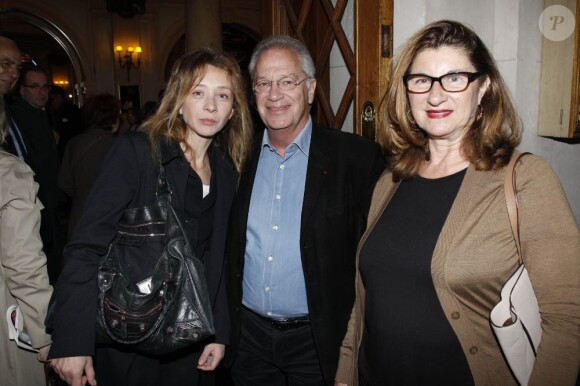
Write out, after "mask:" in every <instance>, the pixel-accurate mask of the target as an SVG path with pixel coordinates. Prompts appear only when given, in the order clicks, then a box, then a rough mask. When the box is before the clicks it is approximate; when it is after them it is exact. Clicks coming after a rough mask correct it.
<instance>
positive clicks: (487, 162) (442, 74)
mask: <svg viewBox="0 0 580 386" xmlns="http://www.w3.org/2000/svg"><path fill="white" fill-rule="evenodd" d="M392 79H393V81H392V83H391V85H390V87H389V89H388V91H387V96H386V117H387V121H388V126H387V128H386V136H385V137H386V143H384V144H383V145H385V147H386V148H387V151H388V154H389V155H390V157H389V162H390V171H388V172H385V173H384V174H383V176H382V177H381V179H380V180H379V182H378V183H377V185H376V188H375V192H374V196H373V200H372V203H371V209H370V212H369V220H368V228H367V230H366V232H365V234H364V235H363V237H362V239H361V242H360V245H359V254H358V257H357V259H358V262H357V264H358V273H357V297H356V302H355V305H354V308H353V313H352V316H351V320H350V323H349V327H348V331H347V334H346V336H345V339H344V341H343V347H342V348H341V356H340V362H339V368H338V372H337V376H336V384H337V385H348V386H352V385H366V386H369V385H427V384H428V385H462V386H464V385H473V384H475V385H514V384H516V380H515V378H514V377H513V376H512V374H511V373H510V369H509V367H508V365H507V364H506V362H505V360H504V358H503V356H502V353H501V351H500V347H499V346H498V343H497V341H496V339H495V337H494V334H493V331H492V328H491V326H490V322H489V315H490V311H491V310H492V308H493V307H494V306H495V304H497V303H498V301H499V300H500V290H501V288H502V286H503V285H504V283H505V282H506V281H507V279H508V278H509V277H510V276H511V275H512V273H513V272H514V271H515V270H516V268H517V266H518V254H517V250H516V245H515V242H514V236H513V234H512V230H511V227H510V222H509V219H508V214H507V208H506V199H505V197H504V174H505V167H506V165H507V164H508V162H509V161H510V159H511V157H512V154H513V153H514V151H515V148H516V146H517V145H518V144H519V141H520V136H521V130H522V128H521V123H520V120H519V118H518V115H517V113H516V111H515V108H514V105H513V103H512V101H511V98H510V95H509V91H508V89H507V87H506V85H505V83H504V81H503V79H502V77H501V75H500V73H499V71H498V68H497V65H496V63H495V61H494V59H493V58H492V56H491V54H490V53H489V51H488V49H487V48H486V47H485V45H484V44H483V42H482V41H481V40H480V39H479V37H478V36H477V35H476V34H475V33H474V32H473V31H472V30H470V29H469V28H467V27H466V26H464V25H462V24H460V23H458V22H454V21H446V20H444V21H439V22H435V23H432V24H429V25H427V26H426V27H424V28H423V29H421V30H420V31H418V32H417V33H416V34H415V35H413V36H412V37H411V38H410V39H409V40H408V41H407V43H406V44H405V46H404V47H403V48H402V51H401V53H400V56H399V58H398V61H397V63H396V66H395V68H394V71H393V77H392ZM515 171H516V175H517V178H516V184H515V185H516V187H517V192H518V193H517V194H518V198H519V215H520V240H521V242H522V249H523V257H524V261H525V265H526V267H527V270H528V271H529V274H530V278H531V281H532V285H533V288H534V291H535V293H536V296H537V299H538V303H539V307H540V313H541V318H542V329H543V333H542V339H541V343H540V345H539V347H538V351H537V357H536V360H535V363H534V368H533V371H532V374H531V377H530V381H529V384H530V385H532V384H533V385H548V384H550V385H573V384H574V383H575V381H576V375H577V372H578V363H579V359H580V280H579V278H580V235H579V232H578V227H577V225H576V221H575V219H574V216H573V214H572V212H571V210H570V207H569V204H568V202H567V200H566V197H565V195H564V193H563V191H562V187H561V186H560V183H559V181H558V178H557V177H556V175H555V173H554V171H553V170H552V169H551V168H550V166H549V164H548V163H547V162H546V161H544V160H543V159H541V158H540V157H537V156H534V155H525V156H523V157H522V158H521V159H520V161H518V163H517V165H516V168H515Z"/></svg>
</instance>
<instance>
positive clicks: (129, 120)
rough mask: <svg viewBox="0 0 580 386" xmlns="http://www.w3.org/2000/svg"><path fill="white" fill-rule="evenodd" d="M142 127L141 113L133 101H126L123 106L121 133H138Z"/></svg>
mask: <svg viewBox="0 0 580 386" xmlns="http://www.w3.org/2000/svg"><path fill="white" fill-rule="evenodd" d="M140 125H141V113H140V111H139V108H138V107H137V106H135V105H134V104H133V102H132V101H130V100H126V101H124V102H122V106H121V124H120V125H119V131H120V132H123V131H136V130H137V129H138V128H139V126H140Z"/></svg>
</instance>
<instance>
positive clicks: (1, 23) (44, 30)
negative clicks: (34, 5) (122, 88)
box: [0, 8, 85, 106]
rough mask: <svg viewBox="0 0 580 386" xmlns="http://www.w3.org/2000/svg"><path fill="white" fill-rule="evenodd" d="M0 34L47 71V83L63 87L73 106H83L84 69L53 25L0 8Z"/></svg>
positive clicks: (67, 41) (33, 15) (64, 35)
mask: <svg viewBox="0 0 580 386" xmlns="http://www.w3.org/2000/svg"><path fill="white" fill-rule="evenodd" d="M0 34H1V35H3V36H6V37H8V38H10V39H12V40H14V41H15V42H16V43H17V44H18V46H19V47H20V50H21V51H22V53H23V54H24V55H25V56H26V57H27V58H29V59H30V60H33V61H34V62H35V63H36V64H38V65H39V66H41V67H43V68H44V69H45V70H47V72H48V74H49V77H50V81H51V82H52V83H53V84H56V85H59V86H61V87H63V88H64V89H65V90H66V91H67V92H68V95H70V98H71V99H72V100H73V101H74V103H75V104H77V105H79V106H80V105H82V104H83V101H84V93H85V90H84V81H85V71H84V66H83V64H82V61H81V58H80V55H79V53H78V51H77V49H76V48H75V46H74V44H73V43H72V41H71V39H70V38H69V37H68V36H67V35H66V34H65V33H64V32H63V31H62V30H61V29H60V28H59V27H58V26H57V25H55V24H54V23H52V22H51V21H50V20H48V19H45V18H43V17H41V16H38V15H35V14H32V13H29V12H26V11H21V10H18V9H14V8H7V9H1V8H0Z"/></svg>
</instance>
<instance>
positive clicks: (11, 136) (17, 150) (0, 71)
mask: <svg viewBox="0 0 580 386" xmlns="http://www.w3.org/2000/svg"><path fill="white" fill-rule="evenodd" d="M21 60H22V55H21V53H20V50H19V49H18V46H17V45H16V43H14V41H12V40H10V39H8V38H6V37H4V36H0V98H2V101H3V102H4V103H5V102H6V101H5V100H4V98H5V96H6V95H7V94H8V93H9V92H10V91H11V90H12V89H13V87H14V85H15V84H16V82H17V81H18V77H19V76H20V70H21V68H22V65H21ZM5 113H6V115H5V117H6V118H5V119H6V136H5V138H4V145H3V147H4V149H6V151H7V152H9V153H11V154H14V155H15V156H17V157H18V158H20V159H21V160H22V161H24V162H26V164H27V165H31V164H32V159H31V156H30V154H29V153H30V144H29V143H28V140H27V139H26V137H25V136H24V134H22V132H21V130H20V129H19V128H18V126H17V125H16V123H15V122H14V120H13V119H12V118H11V117H10V116H9V115H8V112H7V111H6V112H5Z"/></svg>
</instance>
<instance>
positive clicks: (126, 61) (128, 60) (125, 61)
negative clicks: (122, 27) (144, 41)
mask: <svg viewBox="0 0 580 386" xmlns="http://www.w3.org/2000/svg"><path fill="white" fill-rule="evenodd" d="M115 51H117V56H118V57H119V66H121V68H126V69H127V82H128V81H129V80H130V73H131V69H132V68H135V69H137V68H139V65H141V52H142V51H141V47H135V48H134V47H127V51H125V54H122V53H123V46H117V47H115ZM134 53H136V54H137V61H135V62H134V61H133V54H134Z"/></svg>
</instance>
